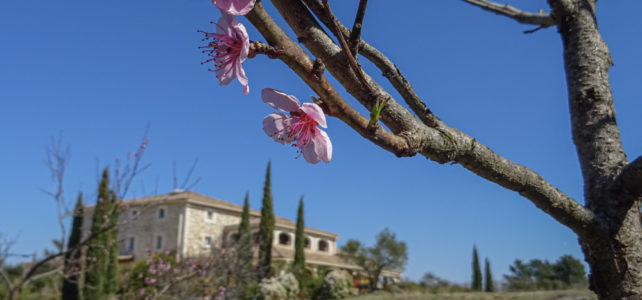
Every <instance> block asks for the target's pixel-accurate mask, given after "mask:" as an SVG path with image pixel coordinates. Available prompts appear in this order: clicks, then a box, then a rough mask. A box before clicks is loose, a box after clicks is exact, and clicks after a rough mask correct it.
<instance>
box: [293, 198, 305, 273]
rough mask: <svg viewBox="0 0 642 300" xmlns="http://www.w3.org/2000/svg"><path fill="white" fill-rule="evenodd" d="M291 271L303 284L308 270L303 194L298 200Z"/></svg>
mask: <svg viewBox="0 0 642 300" xmlns="http://www.w3.org/2000/svg"><path fill="white" fill-rule="evenodd" d="M292 271H293V272H294V275H296V277H297V279H298V280H299V282H300V283H301V284H302V285H303V283H304V282H305V281H306V279H307V277H308V276H307V275H308V272H307V270H306V269H305V220H304V219H303V196H301V199H300V200H299V208H298V211H297V218H296V231H295V234H294V262H293V263H292Z"/></svg>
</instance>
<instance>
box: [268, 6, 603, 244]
mask: <svg viewBox="0 0 642 300" xmlns="http://www.w3.org/2000/svg"><path fill="white" fill-rule="evenodd" d="M272 2H273V3H274V5H275V6H276V8H277V10H278V11H279V12H280V13H281V15H282V16H283V17H284V18H285V20H286V22H288V24H289V25H290V27H291V28H292V29H293V30H294V32H295V33H296V34H297V36H298V37H299V39H300V40H301V41H302V43H303V44H304V45H305V46H306V48H308V49H309V50H310V51H311V52H312V53H313V54H314V55H315V56H317V57H319V58H321V59H322V60H323V61H324V63H325V65H326V67H327V69H328V70H329V71H330V72H331V73H332V75H333V76H334V77H335V78H337V80H338V81H339V82H340V83H341V84H342V85H343V86H344V87H345V88H346V90H347V91H348V92H349V93H351V94H352V95H353V96H355V98H357V100H359V101H360V102H361V103H362V104H363V105H364V106H366V107H367V108H369V109H370V108H371V106H370V105H372V103H371V102H369V99H368V95H367V93H364V90H363V88H362V87H361V86H360V85H359V80H358V79H357V78H356V75H355V74H354V72H351V71H349V70H346V68H345V57H343V55H342V52H341V50H340V48H339V47H338V46H337V45H336V44H334V42H332V40H331V39H330V37H328V36H327V34H326V33H325V32H324V31H323V29H322V28H321V27H320V25H319V24H318V23H316V21H315V19H314V17H313V16H312V15H311V14H310V12H309V11H308V10H307V8H306V7H304V6H303V5H302V4H301V3H300V2H299V1H291V0H273V1H272ZM367 80H368V81H369V83H370V84H371V85H372V86H373V87H375V88H376V89H379V90H380V92H381V93H382V94H384V95H387V94H385V91H383V89H382V88H381V87H380V86H378V85H377V84H376V83H375V82H374V81H373V80H372V79H371V78H369V77H368V78H367ZM388 96H389V95H388ZM382 116H383V117H384V118H383V121H384V123H385V124H386V125H387V126H388V127H390V128H391V129H392V131H393V132H395V133H397V134H398V135H401V136H404V137H405V138H406V139H407V140H408V143H409V144H410V149H411V150H412V151H416V152H417V153H421V154H422V155H424V156H426V157H427V158H429V159H432V160H434V161H437V162H439V163H445V162H448V161H455V162H458V163H461V164H462V166H464V167H465V168H467V169H469V170H471V171H472V172H474V173H475V174H477V175H479V176H481V177H483V178H486V179H488V180H490V181H492V182H495V183H497V184H499V185H501V186H503V187H506V188H508V189H511V190H513V191H517V192H519V193H520V194H521V195H523V196H525V197H526V198H528V199H530V200H531V201H532V202H533V203H535V204H536V205H537V206H538V207H539V208H541V209H542V210H544V211H545V212H547V213H549V214H550V215H552V216H553V217H554V218H555V219H556V220H558V221H559V222H561V223H562V224H564V225H566V226H568V227H569V228H571V229H573V230H574V231H575V232H576V233H578V234H579V235H587V234H590V232H592V231H593V230H596V229H597V228H601V224H599V222H598V220H597V218H596V217H595V216H594V214H593V213H592V212H591V211H589V210H587V209H586V208H584V207H583V206H582V205H580V204H579V203H578V202H577V201H575V200H573V199H572V198H571V197H569V196H568V195H566V194H564V193H563V192H561V191H559V190H558V189H556V188H555V187H553V186H552V185H551V184H550V183H548V182H546V181H545V180H544V179H543V178H542V177H541V176H539V175H538V174H537V173H535V172H534V171H532V170H530V169H528V168H526V167H524V166H521V165H519V164H516V163H514V162H511V161H509V160H507V159H505V158H503V157H501V156H499V155H497V154H496V153H494V152H493V151H492V150H490V149H489V148H488V147H486V146H484V145H482V144H480V143H479V142H477V141H476V140H475V139H473V138H472V137H470V136H468V135H466V134H464V133H463V132H461V131H459V130H457V129H454V128H452V127H448V126H446V125H445V124H441V126H440V128H439V130H436V129H434V128H430V127H428V126H426V125H425V124H423V123H421V122H419V120H417V119H416V118H415V117H414V116H413V115H412V114H411V113H410V112H409V111H407V110H406V109H405V108H404V107H402V106H400V105H399V104H398V103H397V102H396V101H394V100H393V101H390V102H389V104H388V105H387V106H386V108H385V109H384V111H383V112H382Z"/></svg>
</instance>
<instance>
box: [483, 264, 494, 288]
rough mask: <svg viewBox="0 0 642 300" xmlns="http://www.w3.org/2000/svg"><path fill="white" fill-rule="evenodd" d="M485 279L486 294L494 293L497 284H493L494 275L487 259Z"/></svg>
mask: <svg viewBox="0 0 642 300" xmlns="http://www.w3.org/2000/svg"><path fill="white" fill-rule="evenodd" d="M484 273H485V276H484V277H485V278H484V282H485V285H484V292H494V291H495V283H494V282H493V273H491V271H490V261H489V260H488V258H486V267H485V268H484Z"/></svg>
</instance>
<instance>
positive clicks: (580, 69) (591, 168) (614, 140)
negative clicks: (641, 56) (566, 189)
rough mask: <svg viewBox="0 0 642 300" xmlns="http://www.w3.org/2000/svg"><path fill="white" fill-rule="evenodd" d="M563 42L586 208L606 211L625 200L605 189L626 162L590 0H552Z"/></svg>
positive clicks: (606, 60)
mask: <svg viewBox="0 0 642 300" xmlns="http://www.w3.org/2000/svg"><path fill="white" fill-rule="evenodd" d="M549 4H550V5H551V8H552V9H553V16H555V18H556V20H557V21H558V23H559V25H558V29H559V30H558V31H559V33H560V35H561V36H562V42H563V45H564V66H565V70H566V82H567V86H568V100H569V106H570V113H571V125H572V130H573V141H574V142H575V147H576V149H577V154H578V157H579V160H580V166H581V167H582V175H583V177H584V194H585V197H586V203H587V206H588V207H590V208H591V209H594V210H596V209H597V210H601V211H606V210H608V209H609V208H613V207H616V206H618V205H619V204H618V202H620V201H629V200H626V199H623V198H619V199H618V197H612V195H606V194H605V192H606V189H605V188H606V187H607V185H609V184H611V182H612V180H613V179H615V177H616V176H617V175H619V174H620V172H621V169H622V168H623V167H624V166H625V165H626V164H627V159H626V155H625V154H624V150H623V148H622V142H621V140H620V131H619V129H618V126H617V122H616V120H615V106H614V104H613V95H612V93H611V88H610V81H609V68H610V66H611V63H612V62H611V55H610V53H609V49H608V46H607V45H606V43H605V42H604V40H603V39H602V37H601V36H600V33H599V31H598V27H597V22H596V19H595V7H594V4H591V2H590V1H585V0H582V1H580V0H578V1H571V0H566V1H564V0H549Z"/></svg>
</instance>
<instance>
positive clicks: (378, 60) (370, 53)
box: [304, 0, 441, 128]
mask: <svg viewBox="0 0 642 300" xmlns="http://www.w3.org/2000/svg"><path fill="white" fill-rule="evenodd" d="M304 3H305V4H306V5H307V6H308V7H309V8H310V10H311V11H312V12H313V13H314V14H315V15H316V16H317V18H319V20H320V21H321V22H323V23H324V24H325V25H326V26H327V27H328V28H330V29H331V30H336V29H335V28H334V26H333V25H332V24H333V23H335V22H336V23H337V24H338V25H339V26H338V27H339V29H340V33H341V34H343V35H344V36H349V35H351V33H350V30H349V29H348V28H346V27H345V26H343V24H341V22H339V21H338V20H335V21H332V20H331V17H330V16H328V15H327V13H326V11H325V9H324V7H323V4H322V3H321V0H304ZM333 33H334V34H335V35H336V34H339V33H338V32H334V31H333ZM359 45H360V46H359V49H360V51H361V55H363V56H364V57H365V58H367V59H368V60H369V61H371V62H372V63H374V64H375V66H377V68H379V70H381V72H382V73H383V76H385V77H386V78H387V79H388V81H389V82H390V83H391V84H392V86H393V87H394V88H395V89H396V90H397V91H398V92H399V94H400V95H401V96H402V97H403V99H404V101H406V103H407V104H408V106H410V108H411V109H412V111H413V112H414V113H415V114H416V115H417V116H418V117H419V119H421V121H422V122H423V123H424V124H426V125H428V126H429V127H433V128H435V127H439V126H440V124H441V120H439V118H438V117H437V116H435V115H434V114H433V113H432V111H430V109H429V108H428V106H426V104H425V103H424V102H423V101H422V100H421V98H420V97H419V96H418V95H417V93H416V92H415V90H414V89H413V87H412V85H411V84H410V82H408V80H406V78H405V77H404V76H403V74H402V73H401V71H400V70H399V68H397V66H396V65H395V64H394V63H393V62H392V61H390V59H389V58H388V57H386V56H385V55H384V54H383V53H381V52H380V51H379V50H377V49H376V48H375V47H373V46H371V45H370V44H368V43H367V42H365V41H364V40H360V42H359Z"/></svg>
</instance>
